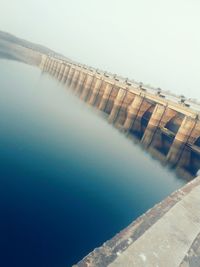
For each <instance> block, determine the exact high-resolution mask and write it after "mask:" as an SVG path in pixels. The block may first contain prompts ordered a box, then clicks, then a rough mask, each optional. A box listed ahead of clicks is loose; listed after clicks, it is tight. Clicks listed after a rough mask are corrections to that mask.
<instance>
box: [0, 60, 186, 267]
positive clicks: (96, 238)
mask: <svg viewBox="0 0 200 267" xmlns="http://www.w3.org/2000/svg"><path fill="white" fill-rule="evenodd" d="M183 184H184V181H182V180H180V179H177V178H176V176H175V174H174V173H173V172H172V171H170V170H168V169H166V168H163V167H162V166H161V165H160V164H159V163H158V162H156V161H155V160H153V159H152V158H151V157H150V156H149V155H148V154H146V153H145V151H143V150H141V149H140V147H139V146H137V145H133V144H132V142H131V141H130V140H128V139H126V138H125V136H123V135H122V134H120V133H119V132H118V131H117V130H116V129H114V128H113V127H112V126H111V125H109V124H108V123H107V122H106V121H105V120H104V119H103V118H101V117H100V116H98V115H97V114H95V112H94V110H93V109H90V108H88V107H87V106H86V105H85V104H84V103H82V102H81V101H80V100H79V99H78V98H76V97H75V96H74V95H72V94H71V93H70V91H69V90H67V88H64V87H61V86H60V85H58V84H57V83H56V82H55V81H54V80H52V79H51V78H50V77H48V76H45V75H41V74H40V71H39V70H38V69H36V68H33V67H30V66H26V65H23V64H21V63H16V62H11V61H6V60H5V61H4V60H1V61H0V214H1V220H0V236H1V237H0V254H1V255H0V266H4V267H8V266H9V267H10V266H15V267H27V266H29V267H36V266H37V267H40V266H41V267H64V266H65V267H66V266H67V267H68V266H71V265H72V264H74V263H76V262H77V261H79V260H80V259H81V258H82V257H84V256H85V255H86V254H87V253H89V252H90V251H91V250H93V249H94V248H95V247H97V246H99V245H101V244H102V243H103V242H104V241H106V240H107V239H109V238H111V237H113V235H115V234H116V233H117V232H119V231H120V230H121V229H122V228H124V227H125V226H127V225H128V224H129V223H130V222H131V221H132V220H134V219H135V218H136V217H138V216H139V215H141V214H142V213H143V212H145V211H146V210H147V209H148V208H150V207H152V206H153V205H154V204H155V203H157V202H158V201H160V200H162V199H163V198H164V197H166V196H167V195H168V194H169V193H171V192H172V191H174V190H175V189H177V188H179V187H181V186H182V185H183Z"/></svg>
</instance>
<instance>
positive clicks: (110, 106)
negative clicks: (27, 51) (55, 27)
mask: <svg viewBox="0 0 200 267" xmlns="http://www.w3.org/2000/svg"><path fill="white" fill-rule="evenodd" d="M40 67H41V69H42V70H43V71H44V72H47V73H49V74H50V75H51V76H54V77H55V78H56V79H58V80H59V81H60V82H61V83H63V84H66V85H67V86H68V87H71V88H72V89H73V91H74V92H75V93H76V95H78V96H79V97H80V98H81V99H82V100H84V101H85V102H87V103H88V104H90V105H92V106H95V107H96V108H97V109H99V110H101V111H102V112H104V113H105V114H107V116H108V120H109V122H111V123H113V124H114V125H115V126H116V127H117V128H119V129H120V130H122V131H123V132H125V133H126V134H127V135H129V136H131V137H132V136H134V137H135V140H138V142H140V143H141V144H142V146H143V147H145V148H146V149H147V150H148V151H149V152H150V153H151V154H152V155H153V156H154V157H156V158H159V159H160V161H162V163H163V164H170V165H171V166H173V167H175V166H176V170H177V172H180V173H181V176H182V177H185V179H190V178H192V176H191V177H190V175H189V172H188V171H187V170H189V169H190V166H191V164H193V175H195V174H196V172H197V171H198V170H199V169H200V118H199V110H200V105H198V104H197V103H194V102H192V101H190V100H187V99H185V98H184V97H183V96H182V97H179V98H177V97H176V96H174V95H172V94H166V93H165V92H163V91H162V90H161V89H157V90H156V89H153V88H151V87H145V86H144V85H143V84H141V83H137V82H134V81H129V80H128V79H123V78H122V77H119V76H117V75H111V74H109V73H107V72H103V71H100V70H96V69H94V68H91V67H87V66H85V65H81V64H78V63H75V62H71V61H70V62H69V61H67V60H66V59H60V58H56V57H52V56H47V55H43V56H42V61H41V64H40Z"/></svg>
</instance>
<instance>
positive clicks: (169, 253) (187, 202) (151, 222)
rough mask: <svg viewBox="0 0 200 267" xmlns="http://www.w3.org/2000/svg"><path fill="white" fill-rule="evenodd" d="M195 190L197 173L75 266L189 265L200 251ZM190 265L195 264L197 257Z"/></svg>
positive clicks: (199, 181) (199, 183)
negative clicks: (188, 181)
mask: <svg viewBox="0 0 200 267" xmlns="http://www.w3.org/2000/svg"><path fill="white" fill-rule="evenodd" d="M199 194H200V177H197V178H196V179H195V180H193V181H191V182H190V183H188V184H187V185H185V186H184V187H183V188H181V189H179V190H177V191H176V192H174V193H172V194H171V195H170V196H168V197H167V198H166V199H165V200H163V201H162V202H160V203H158V204H157V205H155V206H154V207H153V208H152V209H150V210H148V211H147V212H146V213H145V214H143V215H142V216H140V217H139V218H138V219H136V220H135V221H134V222H133V223H132V224H130V225H129V226H128V227H127V228H125V229H124V230H122V231H121V232H120V233H118V234H117V235H116V236H114V237H113V238H112V239H111V240H108V241H107V242H105V243H104V244H103V245H102V246H101V247H99V248H96V249H95V250H94V251H93V252H91V253H90V254H89V255H87V256H86V257H85V258H84V259H83V260H81V261H80V262H79V263H77V265H75V266H77V267H82V266H84V267H117V266H118V267H121V266H131V267H144V266H148V267H155V266H160V267H168V266H170V267H171V266H173V267H185V266H188V267H189V266H190V265H188V262H189V261H190V262H191V261H192V260H193V261H194V260H195V259H198V257H199V255H200V252H199V250H198V248H199V247H200V238H199V236H200V209H199V205H200V199H199ZM180 222H181V223H180ZM177 225H178V227H177ZM192 250H193V251H195V254H193V253H192ZM188 252H189V253H188ZM194 262H195V261H194ZM184 263H185V265H184ZM191 266H194V267H198V266H199V265H198V261H197V262H195V264H194V265H191Z"/></svg>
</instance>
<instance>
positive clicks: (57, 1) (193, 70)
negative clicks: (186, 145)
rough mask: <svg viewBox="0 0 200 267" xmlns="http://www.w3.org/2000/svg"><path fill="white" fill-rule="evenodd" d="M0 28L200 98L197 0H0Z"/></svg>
mask: <svg viewBox="0 0 200 267" xmlns="http://www.w3.org/2000/svg"><path fill="white" fill-rule="evenodd" d="M0 3H1V9H0V27H1V30H4V31H8V32H10V33H13V34H15V35H17V36H19V37H23V38H25V39H27V40H30V41H33V42H37V43H41V44H44V45H46V46H48V47H50V48H52V49H54V50H56V51H57V52H61V53H63V54H64V55H65V56H68V57H70V58H72V59H74V60H77V61H80V62H81V63H85V64H88V65H91V66H94V67H99V68H101V69H105V70H108V71H111V72H114V73H118V74H121V75H123V76H128V77H130V78H134V79H136V80H139V81H143V82H145V83H150V84H151V85H154V86H159V87H161V88H163V89H166V90H171V91H172V92H174V93H178V94H185V95H186V96H189V97H195V98H198V99H199V100H200V74H199V72H200V1H199V0H137V1H136V0H0Z"/></svg>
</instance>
